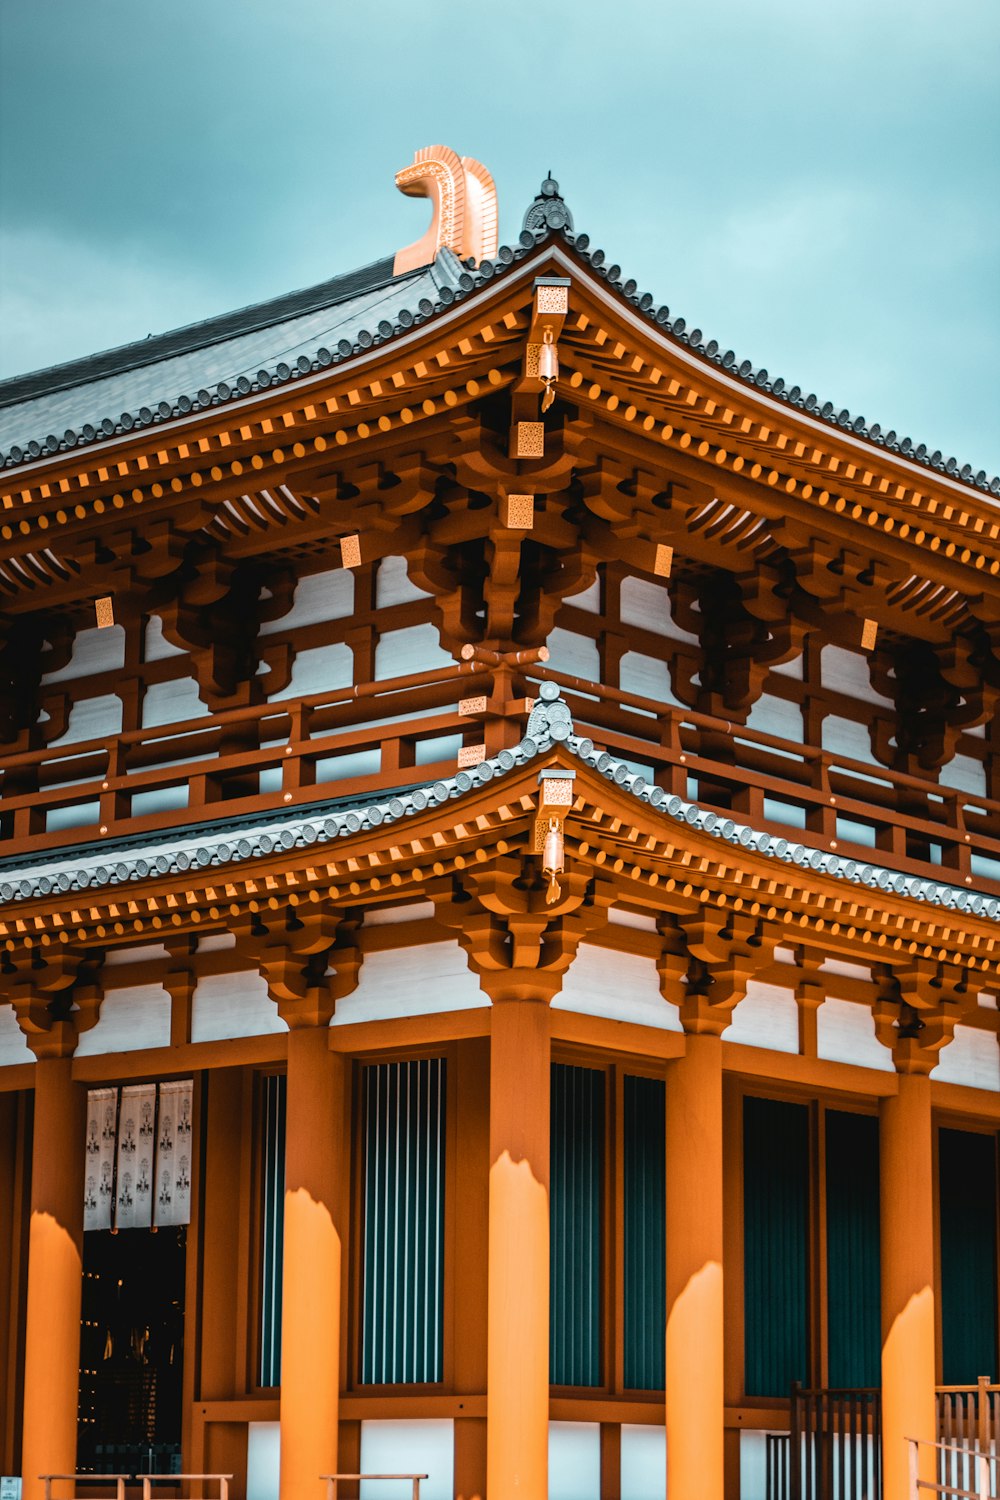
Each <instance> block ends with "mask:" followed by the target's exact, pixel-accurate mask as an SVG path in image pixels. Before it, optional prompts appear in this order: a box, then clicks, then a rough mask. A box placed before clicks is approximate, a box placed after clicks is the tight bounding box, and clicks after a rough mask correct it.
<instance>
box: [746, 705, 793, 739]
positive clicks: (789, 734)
mask: <svg viewBox="0 0 1000 1500" xmlns="http://www.w3.org/2000/svg"><path fill="white" fill-rule="evenodd" d="M747 728H748V729H755V730H757V732H758V733H759V734H773V735H774V737H775V739H779V740H794V742H795V743H796V744H799V745H800V744H801V743H802V737H803V728H802V710H801V708H799V705H798V704H797V703H790V702H789V701H788V699H787V698H776V697H775V696H774V694H773V693H761V695H760V697H759V698H758V699H757V702H756V703H755V704H754V706H753V708H751V710H750V714H749V717H748V718H747Z"/></svg>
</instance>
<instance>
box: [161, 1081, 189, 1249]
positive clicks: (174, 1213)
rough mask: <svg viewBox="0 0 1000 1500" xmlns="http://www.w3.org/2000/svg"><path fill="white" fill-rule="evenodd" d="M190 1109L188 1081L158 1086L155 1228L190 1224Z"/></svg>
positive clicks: (171, 1082)
mask: <svg viewBox="0 0 1000 1500" xmlns="http://www.w3.org/2000/svg"><path fill="white" fill-rule="evenodd" d="M191 1109H192V1081H191V1079H190V1078H179V1079H175V1080H172V1081H170V1082H168V1083H161V1084H160V1111H159V1120H158V1125H157V1131H156V1182H155V1186H156V1195H155V1202H154V1204H153V1222H154V1224H155V1225H156V1226H157V1228H161V1227H166V1226H167V1225H169V1224H189V1223H190V1222H191Z"/></svg>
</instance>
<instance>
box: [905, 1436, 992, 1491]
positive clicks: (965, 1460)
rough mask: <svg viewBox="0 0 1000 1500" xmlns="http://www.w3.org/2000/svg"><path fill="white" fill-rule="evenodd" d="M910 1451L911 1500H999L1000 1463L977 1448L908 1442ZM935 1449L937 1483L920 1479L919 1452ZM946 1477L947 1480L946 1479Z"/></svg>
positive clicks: (916, 1440) (933, 1480)
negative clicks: (924, 1498) (931, 1498)
mask: <svg viewBox="0 0 1000 1500" xmlns="http://www.w3.org/2000/svg"><path fill="white" fill-rule="evenodd" d="M906 1443H907V1447H908V1449H909V1487H910V1494H909V1500H920V1497H921V1495H939V1496H940V1497H941V1500H998V1496H1000V1491H998V1488H997V1485H998V1480H1000V1459H998V1458H997V1456H996V1454H991V1453H988V1452H986V1451H985V1450H984V1449H982V1448H977V1447H976V1446H975V1445H971V1446H966V1445H964V1444H960V1443H928V1442H924V1441H923V1440H922V1439H920V1438H907V1439H906ZM927 1448H933V1449H934V1451H935V1454H936V1459H937V1462H936V1465H935V1467H936V1469H937V1475H938V1477H937V1478H936V1479H921V1478H920V1450H921V1449H925V1450H926V1449H927ZM943 1474H944V1475H946V1476H947V1477H943Z"/></svg>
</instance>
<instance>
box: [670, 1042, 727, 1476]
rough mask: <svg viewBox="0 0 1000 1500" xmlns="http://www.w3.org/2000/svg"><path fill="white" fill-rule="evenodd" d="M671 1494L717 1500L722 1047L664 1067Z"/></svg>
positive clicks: (704, 1048) (692, 1051)
mask: <svg viewBox="0 0 1000 1500" xmlns="http://www.w3.org/2000/svg"><path fill="white" fill-rule="evenodd" d="M666 1099H667V1119H666V1141H667V1185H666V1216H667V1235H666V1241H667V1270H666V1283H667V1345H666V1388H667V1390H666V1408H667V1494H668V1495H669V1496H670V1500H723V1496H724V1438H723V1428H724V1405H725V1402H724V1390H723V1333H722V1330H723V1298H722V1263H723V1241H722V1043H721V1041H720V1039H719V1037H718V1036H714V1035H710V1034H705V1035H697V1036H695V1035H689V1036H688V1038H687V1051H686V1053H685V1056H684V1057H682V1058H680V1059H679V1060H678V1061H677V1062H675V1063H671V1065H670V1067H669V1068H668V1070H667V1087H666Z"/></svg>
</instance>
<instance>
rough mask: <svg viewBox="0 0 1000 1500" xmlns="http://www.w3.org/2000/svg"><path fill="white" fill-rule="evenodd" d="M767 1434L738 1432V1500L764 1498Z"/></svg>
mask: <svg viewBox="0 0 1000 1500" xmlns="http://www.w3.org/2000/svg"><path fill="white" fill-rule="evenodd" d="M766 1439H767V1434H766V1433H764V1432H746V1431H743V1432H741V1433H740V1500H766V1494H765V1486H766V1482H767V1441H766Z"/></svg>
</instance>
